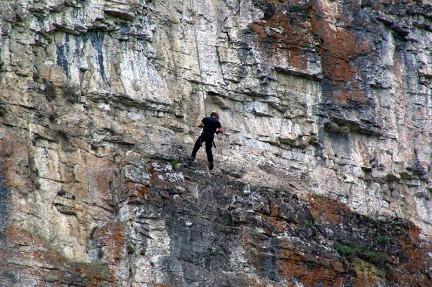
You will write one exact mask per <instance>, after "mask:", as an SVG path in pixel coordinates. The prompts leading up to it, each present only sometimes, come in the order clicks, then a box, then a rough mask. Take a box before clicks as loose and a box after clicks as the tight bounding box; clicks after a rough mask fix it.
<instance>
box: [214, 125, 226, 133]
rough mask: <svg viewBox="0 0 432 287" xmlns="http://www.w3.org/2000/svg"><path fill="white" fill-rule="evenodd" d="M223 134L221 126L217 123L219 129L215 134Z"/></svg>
mask: <svg viewBox="0 0 432 287" xmlns="http://www.w3.org/2000/svg"><path fill="white" fill-rule="evenodd" d="M223 132H224V128H223V127H222V125H221V124H220V123H219V127H218V128H217V129H216V133H217V134H223Z"/></svg>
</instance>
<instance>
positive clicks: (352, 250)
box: [334, 243, 389, 267]
mask: <svg viewBox="0 0 432 287" xmlns="http://www.w3.org/2000/svg"><path fill="white" fill-rule="evenodd" d="M334 248H335V250H336V252H337V253H338V254H339V255H340V256H343V257H346V258H348V259H350V260H351V261H352V260H353V259H355V258H360V259H363V260H365V261H367V262H369V263H372V264H374V265H376V266H378V267H384V266H385V265H386V264H387V263H388V262H389V258H388V256H387V254H385V253H382V252H377V251H374V250H371V249H369V248H367V247H365V246H362V245H357V244H344V243H336V244H335V246H334Z"/></svg>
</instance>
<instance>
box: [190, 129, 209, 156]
mask: <svg viewBox="0 0 432 287" xmlns="http://www.w3.org/2000/svg"><path fill="white" fill-rule="evenodd" d="M203 142H205V149H206V153H207V160H208V162H209V163H212V162H213V153H212V147H213V136H209V135H206V134H201V135H200V136H199V137H198V139H197V141H196V142H195V146H194V148H193V151H192V157H193V158H195V156H196V154H197V152H198V150H199V149H200V147H201V145H202V143H203Z"/></svg>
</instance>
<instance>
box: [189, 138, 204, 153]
mask: <svg viewBox="0 0 432 287" xmlns="http://www.w3.org/2000/svg"><path fill="white" fill-rule="evenodd" d="M201 144H202V140H201V136H199V137H198V139H197V140H196V142H195V145H194V148H193V151H192V155H191V157H192V158H194V159H195V156H196V154H197V152H198V150H199V149H200V147H201Z"/></svg>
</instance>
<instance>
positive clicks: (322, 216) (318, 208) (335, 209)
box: [309, 195, 349, 224]
mask: <svg viewBox="0 0 432 287" xmlns="http://www.w3.org/2000/svg"><path fill="white" fill-rule="evenodd" d="M309 208H310V212H311V214H312V216H313V217H314V219H315V221H317V222H325V223H330V224H339V223H340V222H341V218H342V217H343V216H344V214H345V213H348V212H349V208H348V207H347V206H346V205H345V204H343V203H341V202H339V201H337V200H333V199H330V198H327V197H323V196H319V195H311V196H310V197H309Z"/></svg>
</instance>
